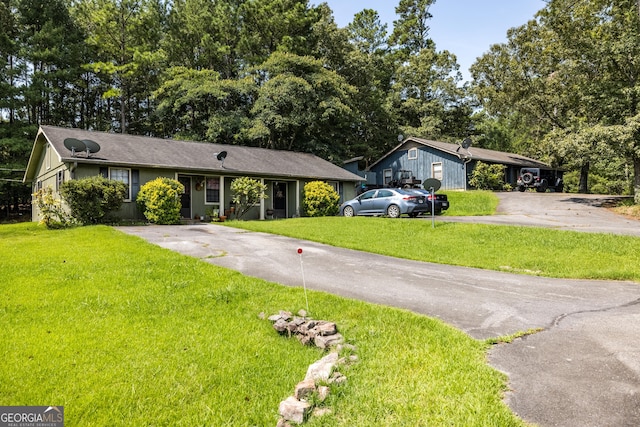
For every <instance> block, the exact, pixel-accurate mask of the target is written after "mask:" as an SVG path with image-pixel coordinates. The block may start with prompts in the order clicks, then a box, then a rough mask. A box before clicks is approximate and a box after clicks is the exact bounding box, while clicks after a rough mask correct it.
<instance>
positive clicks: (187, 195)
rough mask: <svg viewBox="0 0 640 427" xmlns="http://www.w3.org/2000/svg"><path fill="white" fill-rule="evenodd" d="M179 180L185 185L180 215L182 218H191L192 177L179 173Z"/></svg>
mask: <svg viewBox="0 0 640 427" xmlns="http://www.w3.org/2000/svg"><path fill="white" fill-rule="evenodd" d="M178 182H180V184H182V185H184V193H182V195H181V196H180V203H182V209H180V216H181V217H182V218H187V219H191V177H190V176H184V175H178Z"/></svg>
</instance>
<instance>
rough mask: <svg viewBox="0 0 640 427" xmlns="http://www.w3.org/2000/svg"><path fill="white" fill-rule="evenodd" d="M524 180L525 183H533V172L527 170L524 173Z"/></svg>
mask: <svg viewBox="0 0 640 427" xmlns="http://www.w3.org/2000/svg"><path fill="white" fill-rule="evenodd" d="M522 182H524V183H525V184H531V183H532V182H533V174H532V173H531V172H525V173H524V174H522Z"/></svg>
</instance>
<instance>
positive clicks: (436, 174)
mask: <svg viewBox="0 0 640 427" xmlns="http://www.w3.org/2000/svg"><path fill="white" fill-rule="evenodd" d="M431 176H432V177H433V178H435V179H439V180H440V181H442V162H438V163H431Z"/></svg>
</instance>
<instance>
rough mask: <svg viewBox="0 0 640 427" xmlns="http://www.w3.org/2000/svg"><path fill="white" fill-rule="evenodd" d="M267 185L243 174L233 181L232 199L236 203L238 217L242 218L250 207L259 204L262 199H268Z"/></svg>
mask: <svg viewBox="0 0 640 427" xmlns="http://www.w3.org/2000/svg"><path fill="white" fill-rule="evenodd" d="M266 191H267V186H266V185H264V184H263V183H261V182H260V181H258V180H257V179H252V178H249V177H248V176H243V177H240V178H236V179H234V180H233V182H231V194H232V196H231V200H232V201H233V203H235V205H236V218H237V219H241V218H242V217H243V216H244V214H246V213H247V212H248V211H249V209H251V208H252V207H254V206H258V205H259V204H260V201H261V200H262V199H266V198H267V195H266V194H265V192H266Z"/></svg>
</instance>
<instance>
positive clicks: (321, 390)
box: [318, 385, 331, 402]
mask: <svg viewBox="0 0 640 427" xmlns="http://www.w3.org/2000/svg"><path fill="white" fill-rule="evenodd" d="M330 391H331V389H330V388H329V387H327V386H326V385H321V386H319V387H318V400H320V402H324V401H325V400H326V399H327V397H329V392H330Z"/></svg>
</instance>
